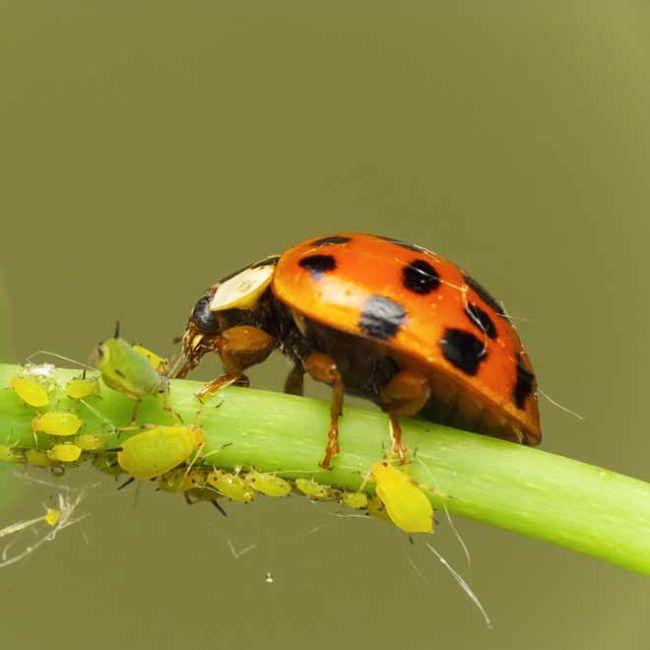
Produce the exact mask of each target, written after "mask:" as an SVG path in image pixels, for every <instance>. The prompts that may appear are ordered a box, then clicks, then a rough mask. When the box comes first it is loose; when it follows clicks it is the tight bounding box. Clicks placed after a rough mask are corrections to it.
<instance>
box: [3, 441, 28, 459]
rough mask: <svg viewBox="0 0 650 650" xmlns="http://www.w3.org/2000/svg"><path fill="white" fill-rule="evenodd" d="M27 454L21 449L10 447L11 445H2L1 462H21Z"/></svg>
mask: <svg viewBox="0 0 650 650" xmlns="http://www.w3.org/2000/svg"><path fill="white" fill-rule="evenodd" d="M24 458H25V456H24V454H23V451H22V450H21V449H18V448H16V447H10V446H9V445H0V462H3V463H21V462H22V461H23V460H24Z"/></svg>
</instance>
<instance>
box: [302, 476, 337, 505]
mask: <svg viewBox="0 0 650 650" xmlns="http://www.w3.org/2000/svg"><path fill="white" fill-rule="evenodd" d="M294 484H295V486H296V488H298V490H300V492H302V493H303V494H304V495H305V496H308V497H309V498H310V499H318V500H319V501H330V500H332V499H337V498H338V497H339V494H340V493H339V491H338V490H336V489H335V488H333V487H330V486H329V485H321V484H320V483H316V481H314V480H313V479H306V478H297V479H296V480H295V481H294Z"/></svg>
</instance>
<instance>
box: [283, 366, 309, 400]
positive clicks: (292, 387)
mask: <svg viewBox="0 0 650 650" xmlns="http://www.w3.org/2000/svg"><path fill="white" fill-rule="evenodd" d="M304 379H305V369H304V368H303V367H302V365H301V364H300V363H296V364H295V365H294V367H293V368H292V369H291V370H290V371H289V374H288V375H287V379H286V381H285V382H284V392H285V393H288V394H289V395H299V396H302V395H303V393H304Z"/></svg>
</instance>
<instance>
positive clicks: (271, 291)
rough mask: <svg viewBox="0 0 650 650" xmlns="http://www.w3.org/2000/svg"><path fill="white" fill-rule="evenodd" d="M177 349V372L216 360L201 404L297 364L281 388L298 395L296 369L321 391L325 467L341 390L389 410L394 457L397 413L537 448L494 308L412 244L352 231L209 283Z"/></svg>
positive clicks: (516, 348)
mask: <svg viewBox="0 0 650 650" xmlns="http://www.w3.org/2000/svg"><path fill="white" fill-rule="evenodd" d="M182 345H183V352H184V356H185V363H184V365H183V366H182V367H181V369H180V370H179V372H178V376H179V377H185V376H186V375H187V373H188V372H189V371H190V370H191V369H192V368H194V367H195V366H196V365H197V364H198V363H199V361H200V360H201V358H202V357H203V355H204V354H206V353H207V352H216V353H217V354H219V356H220V357H221V360H222V362H223V366H224V374H223V375H221V376H220V377H218V378H217V379H215V380H214V381H212V382H210V383H209V384H207V385H206V386H205V387H204V388H203V389H202V390H201V391H200V392H199V394H198V396H199V398H203V397H205V396H207V395H210V394H211V393H213V392H215V391H217V390H219V388H222V387H224V386H227V385H229V384H231V383H234V382H245V383H246V382H247V380H246V377H245V375H244V372H245V371H246V369H247V368H249V367H250V366H252V365H254V364H257V363H260V362H262V361H264V360H265V359H266V358H267V357H268V356H269V354H270V353H271V351H272V350H273V349H274V348H279V349H280V350H281V351H282V352H283V353H284V354H285V355H287V356H288V357H289V358H290V359H291V360H292V361H293V363H294V367H293V369H292V370H291V372H290V373H289V375H288V377H287V381H286V384H285V390H286V392H289V393H293V394H299V395H300V394H302V390H303V377H304V374H305V373H307V374H308V375H310V376H311V377H312V378H313V379H315V380H316V381H319V382H324V383H326V384H329V385H331V386H332V400H331V413H330V427H329V435H328V440H327V447H326V451H325V456H324V458H323V460H322V462H321V466H322V467H324V468H327V467H329V464H330V460H331V458H332V456H334V455H335V454H336V453H337V452H338V451H339V443H338V420H339V416H340V415H341V412H342V406H343V395H344V393H345V392H348V393H350V394H354V395H357V396H361V397H365V398H368V399H371V400H373V401H374V402H376V403H377V404H379V405H380V406H381V408H382V409H383V410H384V411H385V412H386V413H387V414H388V416H389V424H390V433H391V437H392V443H393V444H392V451H393V452H394V453H395V454H396V455H397V456H398V458H399V460H400V461H401V462H405V460H406V448H405V446H404V444H403V442H402V434H401V430H400V427H399V423H398V418H399V417H400V416H413V415H417V414H420V415H422V416H423V417H425V418H427V419H430V420H432V421H436V422H440V423H443V424H449V425H452V426H457V427H460V428H464V429H467V430H469V431H475V432H478V433H483V434H488V435H492V436H496V437H500V438H505V439H508V440H512V441H516V442H520V443H524V444H528V445H537V444H539V442H540V440H541V431H540V424H539V413H538V407H537V394H536V380H535V375H534V373H533V370H532V367H531V364H530V361H529V359H528V356H527V355H526V352H525V351H524V349H523V347H522V344H521V342H520V340H519V337H518V336H517V333H516V331H515V329H514V327H513V326H512V324H511V323H510V321H509V319H508V317H507V316H506V314H505V312H504V310H503V308H502V307H501V305H500V304H499V303H498V302H497V301H496V300H495V299H494V298H493V297H492V295H491V294H490V293H488V292H487V291H486V290H485V289H484V288H483V287H482V286H481V285H480V284H479V283H478V282H477V281H476V280H474V279H473V278H472V277H471V276H470V275H468V274H467V273H466V272H464V271H463V270H462V269H461V268H459V267H458V266H456V265H455V264H453V263H452V262H449V261H448V260H445V259H444V258H442V257H441V256H439V255H438V254H436V253H433V252H431V251H429V250H427V249H425V248H422V247H421V246H416V245H414V244H409V243H405V242H402V241H398V240H395V239H391V238H387V237H379V236H374V235H368V234H360V233H341V234H336V235H329V236H326V237H317V238H313V239H309V240H307V241H304V242H301V243H299V244H297V245H295V246H293V247H292V248H290V249H288V250H287V251H286V252H284V253H283V254H282V255H279V256H271V257H267V258H266V259H263V260H261V261H259V262H256V263H255V264H252V265H250V266H247V267H246V268H244V269H242V270H240V271H237V272H236V273H233V274H231V275H229V276H227V277H225V278H224V279H223V280H221V281H220V282H217V283H216V284H213V285H212V286H211V287H209V288H208V289H207V291H206V292H205V293H204V294H203V296H202V297H201V298H200V299H199V301H198V302H197V303H196V305H195V306H194V309H193V310H192V312H191V314H190V318H189V321H188V324H187V327H186V330H185V333H184V335H183V338H182Z"/></svg>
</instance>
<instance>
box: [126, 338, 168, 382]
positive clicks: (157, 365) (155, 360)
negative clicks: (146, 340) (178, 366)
mask: <svg viewBox="0 0 650 650" xmlns="http://www.w3.org/2000/svg"><path fill="white" fill-rule="evenodd" d="M133 351H134V352H137V353H138V354H139V355H140V356H143V357H144V358H145V359H146V360H147V361H148V362H149V363H150V365H151V367H152V368H153V369H154V370H155V371H156V372H159V373H160V374H162V375H166V374H167V373H168V372H169V361H168V360H167V359H164V358H163V357H160V356H158V355H157V354H156V353H155V352H152V351H151V350H149V349H148V348H145V347H144V346H143V345H134V346H133Z"/></svg>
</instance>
